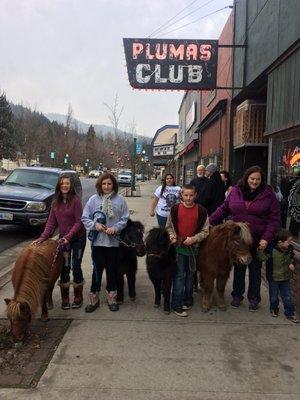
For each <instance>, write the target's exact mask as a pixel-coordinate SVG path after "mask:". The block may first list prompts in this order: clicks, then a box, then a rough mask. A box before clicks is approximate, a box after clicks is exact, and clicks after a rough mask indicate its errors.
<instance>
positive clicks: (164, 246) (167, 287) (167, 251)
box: [146, 228, 176, 313]
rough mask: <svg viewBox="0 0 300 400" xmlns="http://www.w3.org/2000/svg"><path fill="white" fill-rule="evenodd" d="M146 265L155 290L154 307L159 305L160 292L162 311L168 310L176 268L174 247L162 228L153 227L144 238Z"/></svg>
mask: <svg viewBox="0 0 300 400" xmlns="http://www.w3.org/2000/svg"><path fill="white" fill-rule="evenodd" d="M146 254H147V256H146V265H147V271H148V275H149V278H150V280H151V282H152V283H153V286H154V290H155V300H154V307H159V306H160V301H161V292H162V293H163V296H164V311H165V312H166V313H169V312H170V296H171V288H172V281H173V276H174V273H175V270H176V256H175V248H174V246H172V245H171V242H170V238H169V234H168V232H167V231H166V229H164V228H153V229H151V230H150V231H149V233H148V235H147V238H146Z"/></svg>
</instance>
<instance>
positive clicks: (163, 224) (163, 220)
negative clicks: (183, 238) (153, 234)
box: [156, 214, 168, 228]
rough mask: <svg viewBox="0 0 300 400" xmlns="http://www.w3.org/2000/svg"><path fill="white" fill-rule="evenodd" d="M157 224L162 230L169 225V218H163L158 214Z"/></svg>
mask: <svg viewBox="0 0 300 400" xmlns="http://www.w3.org/2000/svg"><path fill="white" fill-rule="evenodd" d="M156 218H157V223H158V226H159V227H160V228H165V227H166V223H167V219H168V218H167V217H162V216H161V215H158V214H156Z"/></svg>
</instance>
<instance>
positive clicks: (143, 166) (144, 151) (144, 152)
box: [141, 149, 146, 182]
mask: <svg viewBox="0 0 300 400" xmlns="http://www.w3.org/2000/svg"><path fill="white" fill-rule="evenodd" d="M145 154H146V150H145V149H143V150H142V158H141V161H142V171H141V172H142V182H145V158H146V157H145Z"/></svg>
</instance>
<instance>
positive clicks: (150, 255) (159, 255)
mask: <svg viewBox="0 0 300 400" xmlns="http://www.w3.org/2000/svg"><path fill="white" fill-rule="evenodd" d="M171 245H172V244H171V243H169V245H168V247H167V248H166V249H165V250H163V251H161V252H160V253H158V254H157V253H149V254H147V256H148V257H157V258H162V257H163V256H164V255H165V254H167V252H168V251H169V250H170V247H171Z"/></svg>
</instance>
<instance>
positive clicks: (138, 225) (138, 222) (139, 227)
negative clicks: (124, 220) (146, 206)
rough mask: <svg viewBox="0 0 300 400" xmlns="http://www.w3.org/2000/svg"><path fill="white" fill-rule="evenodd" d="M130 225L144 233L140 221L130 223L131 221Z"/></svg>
mask: <svg viewBox="0 0 300 400" xmlns="http://www.w3.org/2000/svg"><path fill="white" fill-rule="evenodd" d="M131 223H132V225H134V227H135V228H137V229H140V230H141V231H142V232H144V231H145V227H144V225H143V224H142V223H141V221H132V220H131Z"/></svg>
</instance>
